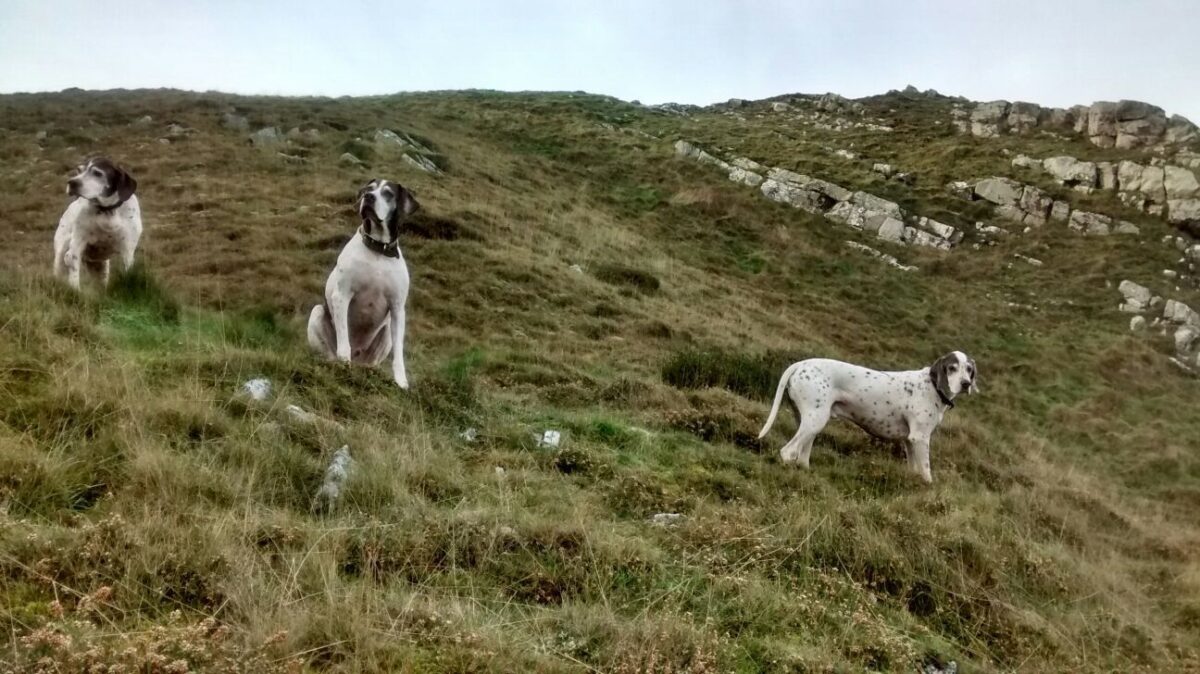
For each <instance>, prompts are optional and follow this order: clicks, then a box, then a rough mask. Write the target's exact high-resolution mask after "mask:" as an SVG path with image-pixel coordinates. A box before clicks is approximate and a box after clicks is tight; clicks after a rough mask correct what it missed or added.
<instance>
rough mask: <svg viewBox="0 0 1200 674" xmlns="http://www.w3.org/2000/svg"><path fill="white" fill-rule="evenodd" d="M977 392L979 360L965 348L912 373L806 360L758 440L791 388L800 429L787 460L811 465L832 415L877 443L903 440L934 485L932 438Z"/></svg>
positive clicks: (783, 386)
mask: <svg viewBox="0 0 1200 674" xmlns="http://www.w3.org/2000/svg"><path fill="white" fill-rule="evenodd" d="M976 390H977V389H976V373H975V361H974V360H972V359H970V358H969V357H967V354H965V353H963V352H961V351H953V352H951V353H948V354H946V355H944V356H942V357H941V358H939V359H938V360H937V361H936V362H935V363H934V364H933V365H931V366H930V367H927V368H923V369H920V370H910V371H907V372H879V371H876V370H870V369H867V368H865V367H859V366H858V365H851V364H850V363H843V362H842V361H840V360H828V359H825V358H813V359H810V360H802V361H800V362H799V363H795V364H793V365H792V366H791V367H789V368H788V369H787V370H785V371H784V373H783V377H782V378H781V379H780V380H779V387H778V388H776V390H775V403H774V404H773V405H772V406H771V416H769V417H767V423H766V425H765V426H763V429H762V431H761V432H760V433H759V434H758V437H759V438H762V437H763V436H765V435H766V434H767V432H768V431H770V430H771V425H772V424H774V423H775V415H776V414H777V413H778V412H779V404H780V403H781V402H782V401H783V394H784V392H785V391H786V392H787V394H788V398H790V399H791V401H792V404H793V405H794V406H795V411H796V414H797V419H796V420H797V423H798V424H799V426H800V428H799V429H798V430H797V431H796V434H795V435H794V436H792V439H791V440H789V441H788V442H787V444H786V445H784V446H783V449H781V450H780V451H779V455H780V457H781V458H782V459H783V461H784V462H786V463H800V464H801V465H803V466H804V467H805V468H807V467H808V458H809V454H811V453H812V445H813V440H814V439H815V438H816V437H817V434H818V433H820V432H821V430H822V429H824V428H825V424H827V423H829V419H830V418H831V417H833V418H838V419H847V420H849V421H852V422H854V423H855V424H856V425H858V427H859V428H862V429H863V430H864V431H866V432H868V433H870V434H871V435H874V436H876V437H878V438H883V439H885V440H900V441H903V442H904V448H905V451H906V452H907V453H908V465H909V467H910V468H912V470H913V471H915V472H916V473H917V474H918V475H920V476H921V478H922V479H923V480H925V481H926V482H933V474H932V473H931V472H930V470H929V439H930V436H932V435H933V431H934V429H936V428H937V426H938V424H940V423H941V422H942V415H944V414H945V413H946V410H948V409H950V408H951V407H954V398H955V397H957V396H958V395H960V394H962V393H966V392H971V393H974V392H975V391H976Z"/></svg>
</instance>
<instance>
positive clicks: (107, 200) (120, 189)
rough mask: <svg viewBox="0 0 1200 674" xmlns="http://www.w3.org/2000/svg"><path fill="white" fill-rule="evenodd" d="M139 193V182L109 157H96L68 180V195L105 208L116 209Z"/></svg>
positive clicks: (79, 168) (85, 163) (80, 167)
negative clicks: (135, 193)
mask: <svg viewBox="0 0 1200 674" xmlns="http://www.w3.org/2000/svg"><path fill="white" fill-rule="evenodd" d="M136 191H137V180H135V179H134V178H133V176H131V175H129V173H128V172H127V171H125V170H124V169H122V168H121V167H119V166H117V165H116V164H114V163H113V162H112V160H110V159H108V158H107V157H94V158H92V159H89V160H88V161H86V162H84V163H83V164H82V165H81V166H79V167H78V171H77V173H76V174H75V175H73V176H71V178H70V179H68V180H67V194H69V195H71V196H74V197H83V198H84V199H87V200H89V201H92V202H94V203H96V204H97V205H99V206H101V207H103V208H115V207H116V206H119V205H120V204H123V203H125V202H126V201H128V200H129V197H132V196H133V193H134V192H136Z"/></svg>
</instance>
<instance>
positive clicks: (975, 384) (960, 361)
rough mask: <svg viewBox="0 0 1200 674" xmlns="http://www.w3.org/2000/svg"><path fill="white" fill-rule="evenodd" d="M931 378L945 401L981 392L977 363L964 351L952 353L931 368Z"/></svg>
mask: <svg viewBox="0 0 1200 674" xmlns="http://www.w3.org/2000/svg"><path fill="white" fill-rule="evenodd" d="M929 376H930V379H932V380H933V385H934V387H935V388H937V390H938V393H940V394H941V396H942V398H943V399H945V400H954V398H955V397H957V396H960V395H962V394H964V393H978V392H979V373H978V372H977V371H976V369H975V361H974V360H973V359H972V358H971V357H970V356H968V355H967V354H965V353H963V352H962V351H951V352H950V353H948V354H946V355H944V356H942V357H941V358H938V359H937V361H935V362H934V364H933V365H931V366H930V367H929Z"/></svg>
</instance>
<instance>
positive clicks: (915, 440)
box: [908, 433, 933, 484]
mask: <svg viewBox="0 0 1200 674" xmlns="http://www.w3.org/2000/svg"><path fill="white" fill-rule="evenodd" d="M908 465H909V467H910V468H911V469H912V470H913V472H914V473H916V474H917V475H920V476H921V479H922V480H924V481H925V483H926V484H932V483H933V473H932V471H930V469H929V436H928V435H919V434H916V433H914V434H912V435H909V436H908Z"/></svg>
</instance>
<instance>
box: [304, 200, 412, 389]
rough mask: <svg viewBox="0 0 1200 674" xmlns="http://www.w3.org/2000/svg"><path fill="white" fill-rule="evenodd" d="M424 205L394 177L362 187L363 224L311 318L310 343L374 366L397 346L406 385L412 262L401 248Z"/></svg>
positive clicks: (397, 370)
mask: <svg viewBox="0 0 1200 674" xmlns="http://www.w3.org/2000/svg"><path fill="white" fill-rule="evenodd" d="M418 208H420V204H418V203H417V200H416V199H414V198H413V196H412V194H410V193H409V191H408V190H406V189H404V187H402V186H401V185H399V184H397V183H394V182H391V181H388V180H380V179H375V180H372V181H371V182H369V183H367V184H366V185H365V186H364V187H363V188H362V189H361V190H359V192H358V215H359V217H360V218H361V219H362V226H361V227H359V229H358V235H357V236H355V237H354V238H352V239H350V241H349V242H348V243H346V245H345V247H344V248H342V252H341V254H340V255H338V259H337V265H336V266H334V268H333V272H332V273H330V274H329V280H328V281H326V283H325V302H324V304H318V305H317V306H315V307H313V309H312V313H311V314H310V315H309V318H308V343H309V345H310V346H311V347H312V348H313V349H314V350H316V351H317V352H318V353H321V354H324V355H325V357H327V358H330V359H335V358H336V359H337V360H341V361H345V362H354V363H362V364H365V365H368V366H372V367H373V366H375V365H378V364H379V363H380V362H382V361H383V359H384V358H386V357H387V355H388V353H389V352H391V354H392V375H393V377H394V378H395V380H396V384H398V385H399V386H400V388H405V389H406V388H408V375H407V374H406V373H405V370H404V305H405V303H406V302H407V300H408V266H407V265H405V264H404V257H403V256H402V255H401V254H400V225H401V224H402V223H403V221H404V218H407V217H408V216H410V215H412V214H413V213H415V212H416V211H417V209H418Z"/></svg>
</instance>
